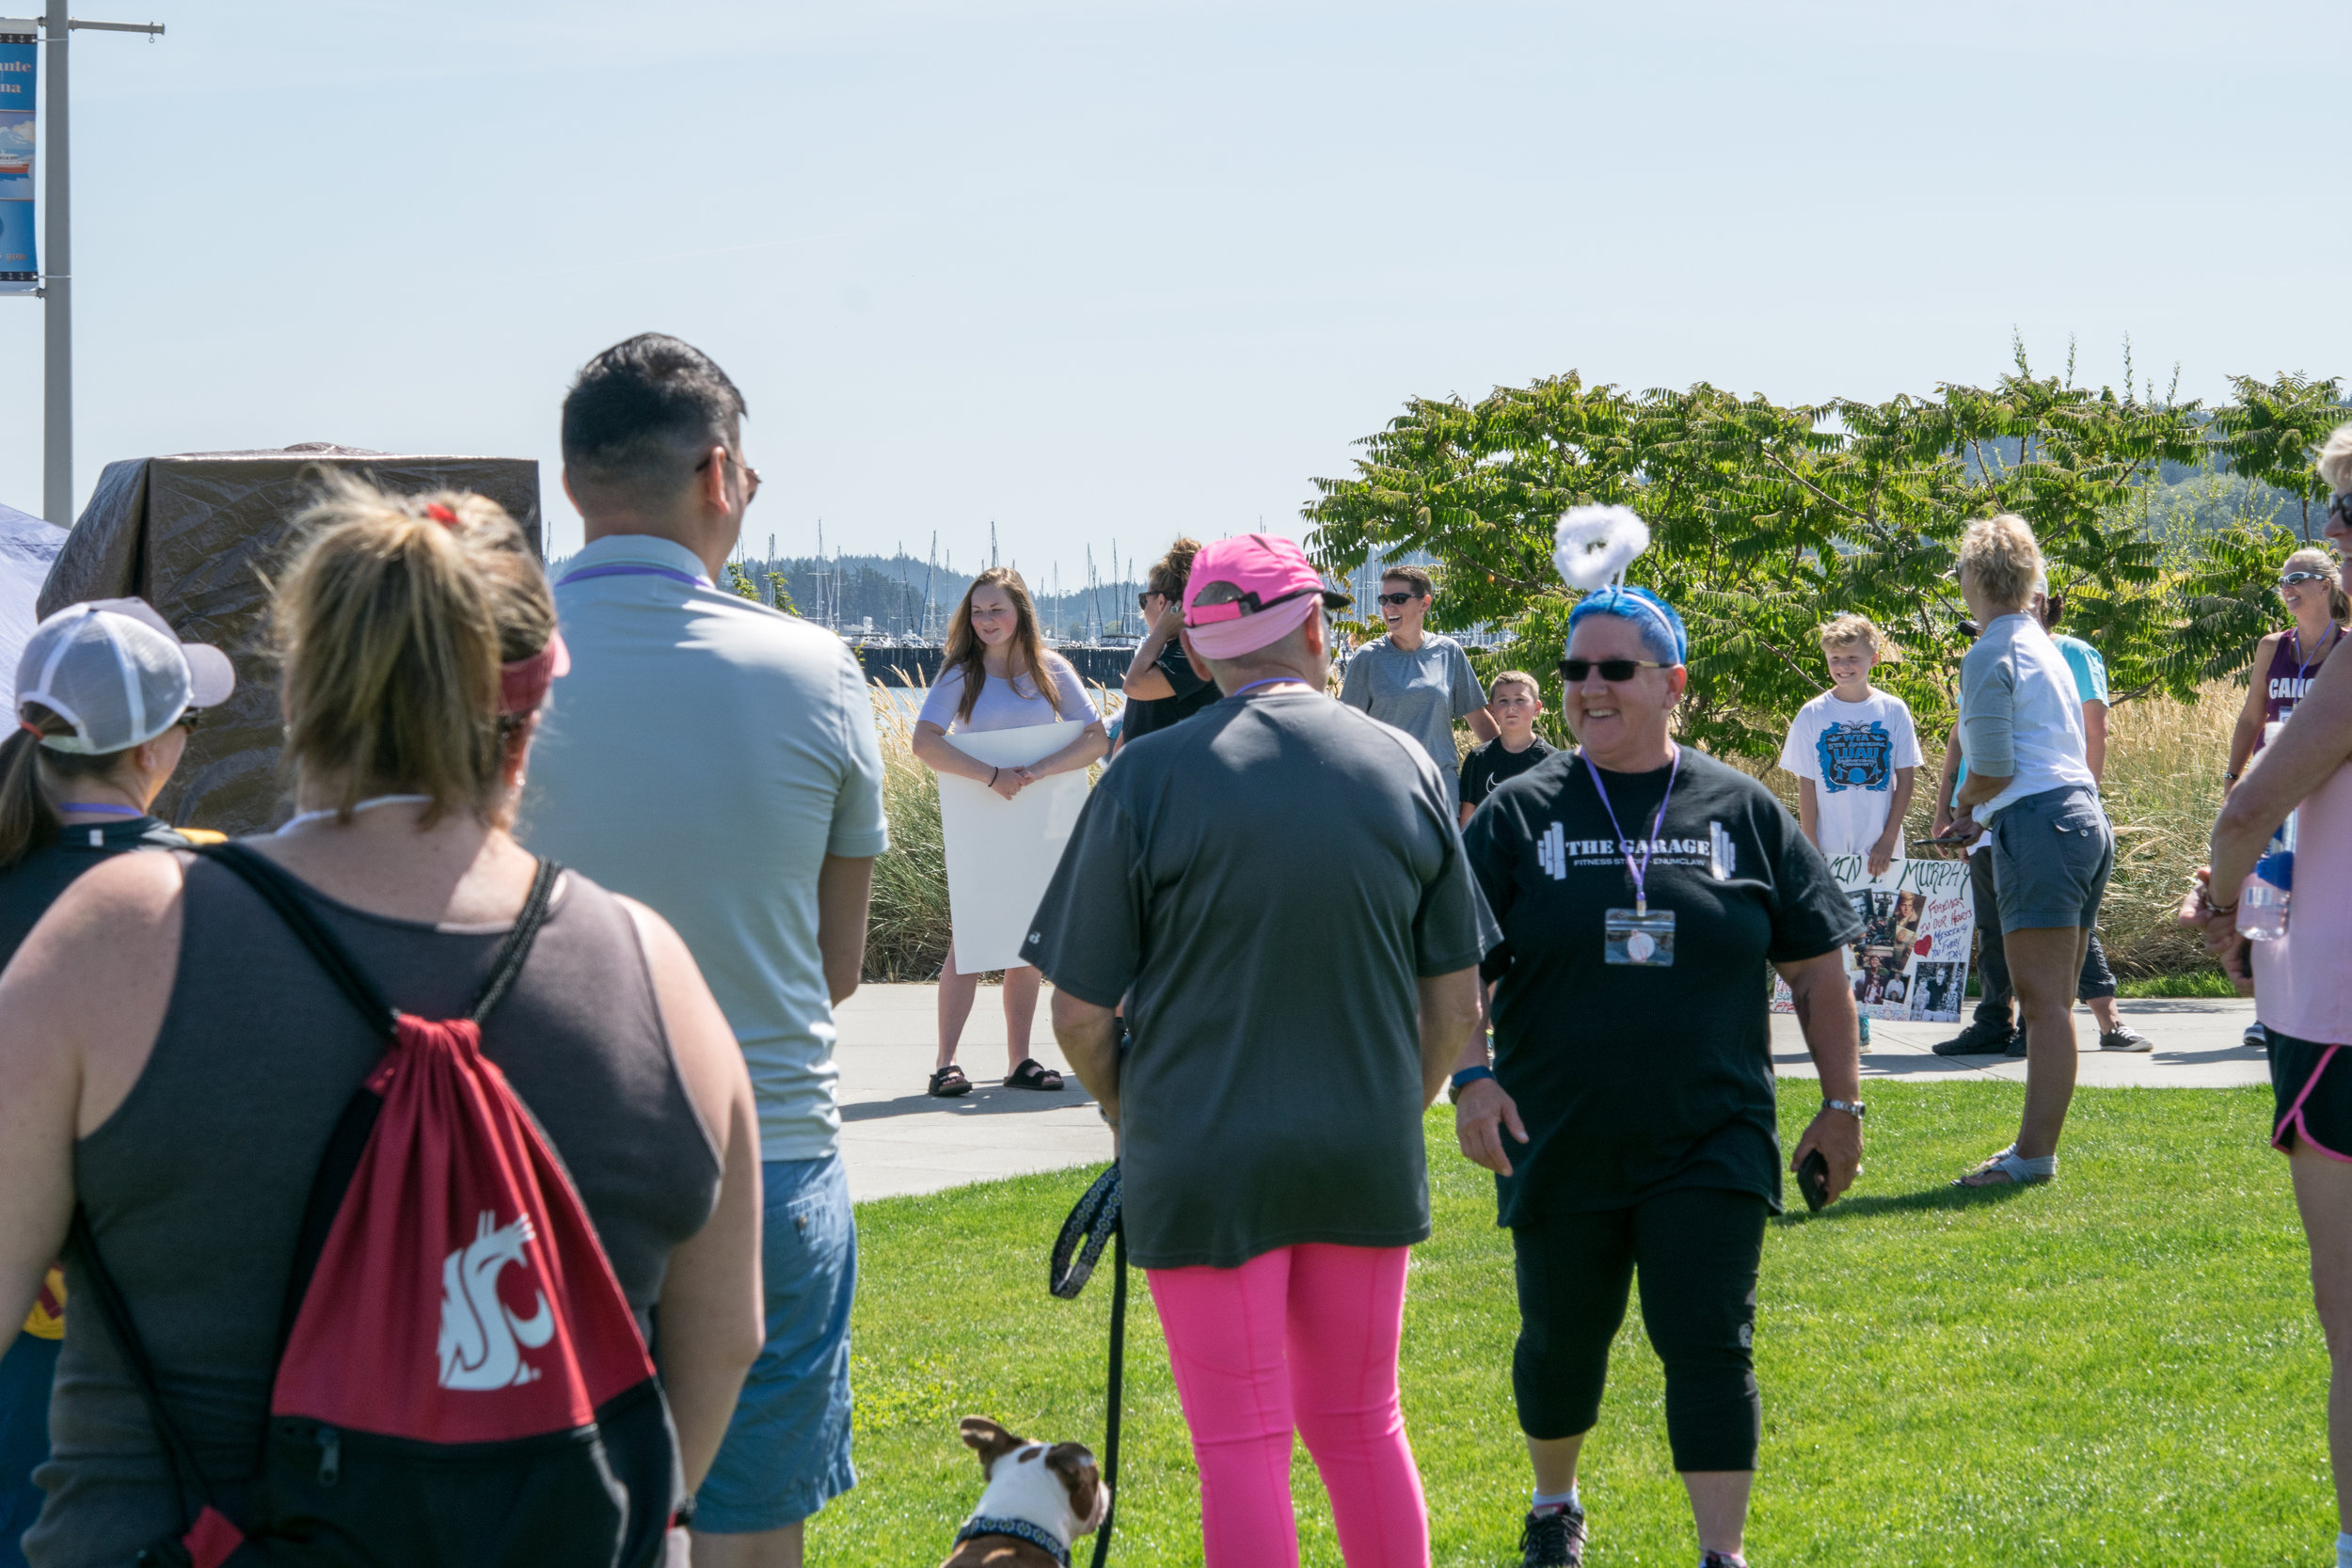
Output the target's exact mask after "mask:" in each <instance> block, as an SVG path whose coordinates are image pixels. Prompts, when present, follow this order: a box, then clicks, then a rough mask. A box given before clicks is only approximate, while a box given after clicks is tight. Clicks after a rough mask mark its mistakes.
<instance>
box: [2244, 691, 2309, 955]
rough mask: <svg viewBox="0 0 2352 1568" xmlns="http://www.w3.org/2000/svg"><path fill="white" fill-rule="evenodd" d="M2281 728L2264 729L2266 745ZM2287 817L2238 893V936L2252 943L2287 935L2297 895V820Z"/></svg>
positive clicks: (2275, 736)
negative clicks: (2294, 899) (2290, 913)
mask: <svg viewBox="0 0 2352 1568" xmlns="http://www.w3.org/2000/svg"><path fill="white" fill-rule="evenodd" d="M2282 727H2283V726H2282V725H2280V724H2275V723H2274V724H2267V725H2265V726H2264V728H2263V744H2264V745H2265V746H2267V745H2269V744H2270V742H2271V741H2273V740H2275V739H2277V738H2278V735H2279V731H2280V728H2282ZM2297 815H2298V813H2296V812H2292V811H2291V812H2289V813H2287V819H2286V820H2285V821H2284V822H2281V823H2280V824H2279V831H2278V832H2275V833H2272V834H2271V835H2270V842H2269V844H2267V845H2265V847H2264V848H2263V854H2262V859H2260V860H2258V861H2256V862H2255V863H2254V874H2253V875H2252V876H2250V877H2249V878H2247V879H2246V885H2245V887H2243V888H2242V889H2240V890H2239V892H2238V899H2237V934H2238V935H2239V936H2242V937H2245V938H2247V939H2248V940H2249V941H2252V942H2276V941H2277V940H2278V939H2279V938H2280V937H2282V936H2285V935H2286V934H2287V911H2288V905H2289V903H2290V901H2291V900H2292V899H2293V898H2294V895H2295V826H2296V824H2295V819H2296V816H2297Z"/></svg>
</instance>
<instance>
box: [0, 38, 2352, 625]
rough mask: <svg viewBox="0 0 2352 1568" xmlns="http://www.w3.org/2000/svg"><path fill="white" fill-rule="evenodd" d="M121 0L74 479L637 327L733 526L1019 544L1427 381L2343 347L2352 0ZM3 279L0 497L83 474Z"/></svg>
mask: <svg viewBox="0 0 2352 1568" xmlns="http://www.w3.org/2000/svg"><path fill="white" fill-rule="evenodd" d="M129 3H130V0H87V8H86V9H85V10H84V13H83V14H86V15H91V16H98V17H102V18H104V19H108V20H124V21H146V20H158V21H162V22H165V23H167V24H168V25H169V27H170V32H169V35H168V36H167V38H166V39H165V40H163V41H161V42H157V43H153V44H150V43H148V42H146V41H144V40H139V39H136V38H133V37H123V36H109V35H102V34H92V33H87V32H85V33H81V34H78V35H77V36H76V39H75V42H74V44H73V55H74V91H73V101H74V109H75V133H74V142H75V153H76V192H75V216H76V226H75V261H76V267H75V272H76V275H77V290H78V293H77V307H78V320H77V324H76V325H77V335H78V339H79V349H80V356H79V357H80V366H79V374H80V387H79V394H80V395H79V400H78V413H79V431H78V435H79V440H78V452H77V467H76V473H75V479H76V484H77V488H78V491H79V493H80V494H81V495H82V496H87V493H88V489H89V486H90V484H91V483H93V482H94V481H95V479H96V477H97V474H98V470H99V467H100V466H101V465H102V464H103V463H104V462H105V461H107V460H108V459H111V458H117V457H125V456H136V455H144V454H150V453H156V452H167V451H191V450H204V449H213V448H222V447H248V446H278V445H283V444H285V443H288V442H294V441H302V440H331V441H339V442H343V443H346V444H350V445H356V446H371V447H377V448H397V449H404V450H410V451H486V452H494V453H499V454H502V455H516V456H535V457H538V458H539V459H541V461H542V463H543V465H544V483H545V487H546V495H547V499H548V508H547V510H548V518H549V522H550V524H551V537H550V544H551V546H552V547H553V548H554V549H556V550H558V551H562V550H565V549H568V548H571V547H573V546H576V544H577V542H578V539H579V523H578V519H577V517H576V516H575V515H573V514H572V512H571V510H570V508H569V506H568V505H567V504H566V503H565V502H564V499H563V498H562V495H561V493H560V491H559V490H558V489H557V487H556V473H557V459H556V414H557V407H558V404H559V403H560V400H561V398H562V394H563V389H564V384H565V380H566V378H567V376H568V375H569V374H570V372H572V370H573V369H574V368H576V367H577V365H578V364H579V362H580V360H581V359H582V358H584V357H585V356H587V355H589V354H590V353H592V352H594V351H595V350H596V349H597V348H599V347H601V346H603V345H604V344H606V343H609V342H611V341H614V340H616V339H618V338H621V337H624V336H627V335H628V334H629V333H631V332H636V331H640V330H644V329H648V328H658V329H660V330H665V331H670V332H675V333H677V334H679V335H680V336H683V337H685V338H688V339H690V340H691V341H694V342H696V343H699V344H700V345H702V346H703V347H704V348H706V349H707V350H708V351H709V352H710V353H711V354H713V355H714V356H716V357H717V358H718V359H719V360H720V362H721V363H723V365H725V366H726V367H727V369H728V370H729V372H731V373H732V374H733V375H734V376H735V378H736V379H737V381H738V382H739V384H740V385H741V386H742V388H743V389H744V392H745V394H746V396H747V397H748V399H749V400H750V404H751V408H752V415H753V418H752V420H751V422H750V424H749V426H748V429H747V435H746V440H747V446H748V449H749V451H750V455H751V458H752V461H753V462H754V463H755V464H756V465H758V466H759V467H761V468H762V469H763V471H764V472H765V473H766V475H767V477H768V484H767V487H766V489H765V490H764V491H763V492H762V494H761V497H760V499H759V502H758V504H757V505H756V506H755V508H754V510H753V514H752V520H751V525H750V529H749V532H750V533H751V534H752V535H753V536H754V537H755V539H756V540H757V541H758V542H759V543H760V544H761V545H762V546H764V543H765V539H766V536H767V535H768V534H769V533H771V532H772V533H773V534H775V535H776V537H777V540H778V545H779V547H780V548H781V549H783V550H786V551H787V552H794V553H799V552H805V551H806V550H808V549H810V548H811V547H812V546H813V545H814V542H815V537H816V526H817V521H818V518H819V517H822V518H823V519H824V522H825V534H826V540H827V543H828V544H829V545H830V544H834V543H836V542H838V543H840V544H843V545H844V546H848V547H850V548H853V549H855V548H866V549H879V550H882V551H885V552H886V551H888V550H890V549H891V548H893V547H894V546H896V545H898V544H899V543H901V542H903V543H904V545H905V546H906V547H907V548H909V549H910V550H912V551H914V552H915V553H917V554H920V553H922V552H923V551H924V550H925V549H927V548H928V547H929V541H930V534H931V532H932V531H933V530H936V531H938V534H939V538H940V543H941V546H942V548H943V550H946V551H951V552H952V553H953V555H954V557H955V559H956V561H957V562H958V563H959V564H962V565H967V566H968V565H969V564H970V563H971V562H973V561H974V560H975V559H977V556H978V555H979V554H980V553H981V552H982V551H983V550H984V549H985V546H986V542H987V537H988V525H989V523H990V521H991V520H992V519H993V520H994V521H995V523H996V525H997V527H998V531H999V534H1000V538H1001V540H1002V547H1003V550H1004V552H1005V554H1006V555H1007V556H1008V557H1017V558H1018V559H1019V560H1020V561H1021V562H1022V564H1023V565H1024V567H1025V569H1028V570H1029V572H1030V575H1031V577H1032V578H1039V577H1041V576H1042V575H1043V568H1045V567H1046V566H1047V565H1048V564H1049V563H1050V562H1054V561H1056V560H1058V561H1059V562H1060V563H1061V566H1062V572H1063V580H1064V582H1065V583H1071V582H1074V581H1075V578H1076V573H1077V570H1078V562H1079V560H1080V558H1081V555H1082V552H1083V551H1084V549H1085V548H1086V547H1087V546H1089V545H1091V546H1093V547H1094V549H1095V552H1096V554H1097V557H1098V559H1099V558H1100V557H1102V556H1103V555H1104V553H1105V552H1106V551H1107V549H1108V547H1109V546H1110V544H1111V542H1112V541H1113V540H1114V539H1116V540H1117V541H1118V543H1119V546H1120V550H1121V551H1122V552H1123V553H1128V554H1139V555H1142V556H1144V557H1146V558H1147V559H1148V557H1149V556H1150V555H1152V554H1154V553H1156V552H1157V550H1158V549H1159V548H1160V547H1161V546H1162V545H1164V543H1165V542H1166V540H1167V539H1168V537H1169V536H1170V535H1172V534H1174V533H1175V532H1177V531H1191V532H1194V533H1196V534H1200V535H1203V536H1213V535H1216V534H1220V533H1225V532H1231V531H1239V530H1243V529H1248V528H1252V527H1256V526H1258V525H1259V523H1260V520H1261V519H1263V522H1264V524H1265V526H1267V527H1270V528H1275V529H1279V530H1282V531H1291V532H1296V531H1299V529H1300V526H1301V525H1300V524H1299V521H1298V515H1297V514H1298V507H1299V505H1300V504H1301V502H1303V501H1305V500H1307V499H1310V498H1311V495H1312V493H1313V492H1312V486H1311V483H1310V481H1311V477H1312V476H1314V475H1318V474H1324V475H1329V474H1336V473H1343V472H1344V471H1346V467H1347V465H1348V462H1349V457H1350V446H1349V443H1350V441H1351V440H1352V439H1353V438H1355V437H1356V436H1361V435H1363V434H1365V433H1366V432H1368V431H1370V430H1372V429H1374V428H1375V427H1376V426H1377V425H1378V424H1379V423H1380V422H1381V421H1382V420H1385V419H1387V418H1389V417H1390V416H1391V414H1392V413H1393V412H1394V411H1395V410H1396V408H1397V406H1398V405H1399V404H1400V403H1401V402H1402V400H1403V399H1405V398H1406V397H1407V396H1409V395H1413V394H1417V393H1418V394H1432V395H1442V394H1446V393H1454V392H1458V393H1460V394H1463V395H1464V396H1469V397H1475V396H1477V395H1479V394H1482V393H1483V392H1485V391H1486V389H1488V388H1490V387H1493V386H1495V385H1497V384H1511V383H1519V382H1523V381H1525V380H1527V379H1529V378H1531V377H1534V376H1536V375H1541V374H1546V373H1552V372H1563V371H1566V370H1569V369H1577V370H1580V371H1581V372H1583V373H1584V374H1585V376H1586V377H1587V378H1588V379H1592V380H1605V381H1613V382H1616V383H1619V384H1622V385H1626V386H1631V387H1651V386H1663V385H1687V384H1688V383H1690V382H1692V381H1694V380H1699V379H1706V380H1708V381H1712V382H1714V383H1716V384H1717V385H1720V386H1725V387H1729V388H1734V389H1737V390H1740V391H1756V392H1762V393H1765V394H1767V395H1769V396H1772V397H1775V398H1778V399H1782V400H1791V401H1793V400H1808V399H1816V398H1822V397H1828V396H1832V395H1851V396H1859V397H1884V396H1889V395H1892V394H1893V393H1895V392H1897V391H1902V390H1912V391H1926V390H1928V389H1930V388H1931V387H1932V386H1933V384H1934V383H1936V382H1937V381H1939V380H1957V381H1985V380H1989V379H1991V378H1992V377H1993V376H1994V375H1996V374H1998V373H1999V372H2000V371H2001V369H2002V368H2003V366H2004V365H2005V364H2006V363H2007V361H2008V358H2009V352H2010V332H2011V329H2012V328H2014V329H2016V330H2017V331H2019V332H2022V333H2023V334H2024V336H2025V339H2026V343H2027V346H2028V348H2029V349H2030V350H2031V351H2032V352H2033V353H2034V355H2035V356H2037V358H2038V359H2039V360H2041V361H2043V362H2045V363H2048V364H2050V365H2053V366H2055V365H2057V364H2058V363H2060V362H2062V361H2063V359H2064V356H2065V353H2066V347H2067V342H2068V340H2069V338H2070V336H2071V337H2073V338H2074V339H2075V340H2076V341H2078V343H2079V345H2080V346H2079V374H2080V375H2081V377H2082V378H2084V379H2087V380H2090V381H2092V382H2099V381H2113V380H2116V379H2118V378H2120V376H2121V374H2122V353H2121V347H2122V341H2123V339H2124V337H2125V335H2126V334H2129V335H2130V338H2131V340H2132V341H2133V343H2134V345H2135V352H2136V355H2137V362H2138V365H2139V368H2140V370H2141V372H2142V373H2143V375H2146V374H2153V375H2154V376H2155V377H2156V378H2157V381H2158V383H2159V385H2160V386H2161V385H2162V384H2163V383H2164V382H2165V381H2167V380H2169V377H2170V375H2171V371H2172V367H2173V365H2174V364H2175V362H2177V363H2178V364H2179V366H2180V373H2181V383H2182V388H2183V390H2184V392H2185V393H2186V394H2189V395H2205V396H2210V395H2212V394H2215V393H2217V392H2218V391H2219V390H2220V389H2221V388H2222V378H2223V377H2224V376H2225V375H2226V374H2228V373H2231V372H2257V373H2265V374H2267V373H2270V372H2276V371H2280V370H2296V371H2304V372H2312V373H2319V374H2329V373H2339V372H2344V373H2352V310H2347V309H2345V308H2344V306H2345V298H2344V295H2345V290H2344V277H2346V276H2347V270H2348V269H2352V198H2346V197H2345V195H2344V194H2343V193H2344V189H2345V187H2346V185H2347V183H2352V182H2347V181H2346V179H2345V177H2344V154H2343V153H2342V152H2341V151H2337V152H2335V153H2333V154H2330V153H2329V152H2328V147H2329V145H2330V144H2331V143H2332V144H2335V145H2336V146H2337V147H2339V148H2340V147H2341V144H2342V142H2343V139H2344V131H2345V129H2346V128H2347V127H2352V97H2347V96H2346V92H2345V87H2344V83H2345V80H2346V75H2345V69H2346V62H2347V61H2352V7H2347V6H2345V5H2344V4H2342V0H2330V3H2328V4H2309V5H2299V4H2271V5H2265V4H2261V3H2259V0H2243V3H2240V4H2238V5H2235V6H2231V7H2222V6H2216V5H2212V4H2199V5H2186V4H2175V3H2173V0H2138V3H2136V4H2131V5H2106V4H2089V3H2067V0H2040V3H2036V4H2015V3H2011V0H1973V3H1971V4H1967V5H1929V4H1916V3H1915V4H1896V5H1888V4H1886V3H1884V0H1880V3H1877V4H1851V5H1850V4H1838V3H1823V0H1779V3H1776V4H1773V5H1769V6H1767V5H1758V4H1753V3H1744V4H1730V5H1725V4H1709V3H1696V0H1694V3H1687V4H1678V5H1669V4H1652V5H1647V6H1640V7H1629V6H1624V5H1621V4H1620V5H1607V6H1600V5H1584V4H1554V5H1544V6H1530V7H1516V6H1505V5H1482V4H1469V3H1461V4H1449V5H1436V4H1426V5H1383V4H1377V3H1357V4H1350V5H1323V4H1286V3H1283V0H1253V3H1251V4H1248V5H1232V6H1227V5H1217V4H1184V5H1174V4H1169V5H1161V4H1145V3H1120V0H1082V3H1066V4H1065V3H1059V0H1034V3H1028V4H1010V3H1006V4H982V3H973V4H962V5H950V4H930V3H920V0H869V3H866V4H860V5H856V6H847V7H845V6H838V5H833V6H821V7H820V6H813V5H798V4H773V3H771V4H735V3H729V0H666V3H665V4H664V5H662V6H660V7H658V8H639V7H622V6H618V5H610V4H603V3H600V0H570V3H566V4H560V5H559V4H555V3H553V0H475V3H472V4H463V5H461V4H455V3H451V0H398V3H383V4H376V3H338V0H301V3H300V4H294V3H292V0H242V3H240V0H226V3H224V0H204V3H197V0H143V4H144V5H145V7H146V8H142V9H135V10H126V9H124V7H125V6H126V5H128V4H129ZM39 316H40V307H39V306H38V305H36V304H33V303H31V302H29V301H24V300H10V299H0V364H5V365H6V366H8V367H10V368H11V370H12V372H13V373H10V374H6V375H0V432H6V433H7V434H6V436H5V438H0V499H5V500H8V501H9V502H12V503H13V504H16V505H19V506H24V507H26V508H28V509H30V508H36V507H38V505H39V503H40V320H39Z"/></svg>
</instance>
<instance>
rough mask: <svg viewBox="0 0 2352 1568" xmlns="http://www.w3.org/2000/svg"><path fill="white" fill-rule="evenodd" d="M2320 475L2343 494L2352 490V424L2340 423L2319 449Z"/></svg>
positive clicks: (2335, 490)
mask: <svg viewBox="0 0 2352 1568" xmlns="http://www.w3.org/2000/svg"><path fill="white" fill-rule="evenodd" d="M2318 467H2319V477H2320V478H2322V479H2324V480H2326V481H2327V482H2328V489H2330V490H2333V491H2334V492H2335V493H2336V494H2338V495H2342V494H2344V492H2345V491H2346V490H2352V424H2340V425H2338V426H2336V428H2335V430H2334V432H2333V433H2332V434H2330V435H2329V436H2328V439H2327V442H2326V443H2325V444H2324V445H2322V446H2321V447H2320V449H2319V464H2318Z"/></svg>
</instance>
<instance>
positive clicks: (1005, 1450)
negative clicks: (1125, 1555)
mask: <svg viewBox="0 0 2352 1568" xmlns="http://www.w3.org/2000/svg"><path fill="white" fill-rule="evenodd" d="M957 1430H958V1431H959V1432H960V1433H962V1436H963V1441H964V1443H965V1445H966V1446H967V1447H969V1448H971V1449H974V1450H976V1451H977V1453H978V1454H979V1456H980V1474H981V1475H983V1476H985V1477H987V1478H988V1490H986V1491H985V1492H982V1493H981V1494H980V1506H979V1507H977V1508H976V1509H974V1510H973V1511H972V1516H971V1517H970V1518H969V1519H966V1520H965V1521H964V1523H963V1528H962V1529H961V1531H960V1532H958V1534H957V1536H956V1549H955V1550H954V1551H953V1552H952V1553H950V1554H949V1555H948V1558H947V1560H946V1561H945V1562H943V1563H941V1564H940V1565H939V1568H1067V1565H1068V1563H1069V1561H1070V1544H1071V1543H1072V1542H1073V1541H1075V1540H1076V1539H1077V1538H1078V1537H1080V1536H1082V1535H1088V1534H1091V1533H1092V1532H1093V1531H1095V1530H1097V1529H1100V1528H1102V1525H1103V1520H1104V1516H1105V1515H1106V1514H1108V1513H1110V1508H1111V1489H1110V1488H1109V1487H1107V1486H1105V1485H1104V1484H1103V1476H1102V1472H1101V1471H1099V1470H1097V1469H1096V1468H1095V1467H1094V1455H1093V1454H1091V1453H1089V1451H1087V1449H1085V1447H1083V1446H1082V1445H1080V1444H1077V1443H1056V1444H1054V1445H1053V1446H1052V1447H1051V1448H1048V1447H1047V1446H1046V1445H1045V1444H1043V1443H1032V1442H1030V1441H1029V1440H1028V1439H1027V1438H1025V1437H1016V1436H1014V1435H1013V1434H1012V1433H1009V1432H1007V1431H1006V1430H1005V1429H1004V1428H1003V1427H1001V1426H998V1425H997V1424H996V1423H995V1422H994V1421H992V1420H990V1419H989V1418H987V1417H985V1416H966V1417H965V1418H963V1419H962V1421H961V1422H960V1423H959V1424H958V1426H957ZM991 1526H1001V1527H1003V1528H995V1529H992V1528H989V1527H991Z"/></svg>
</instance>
